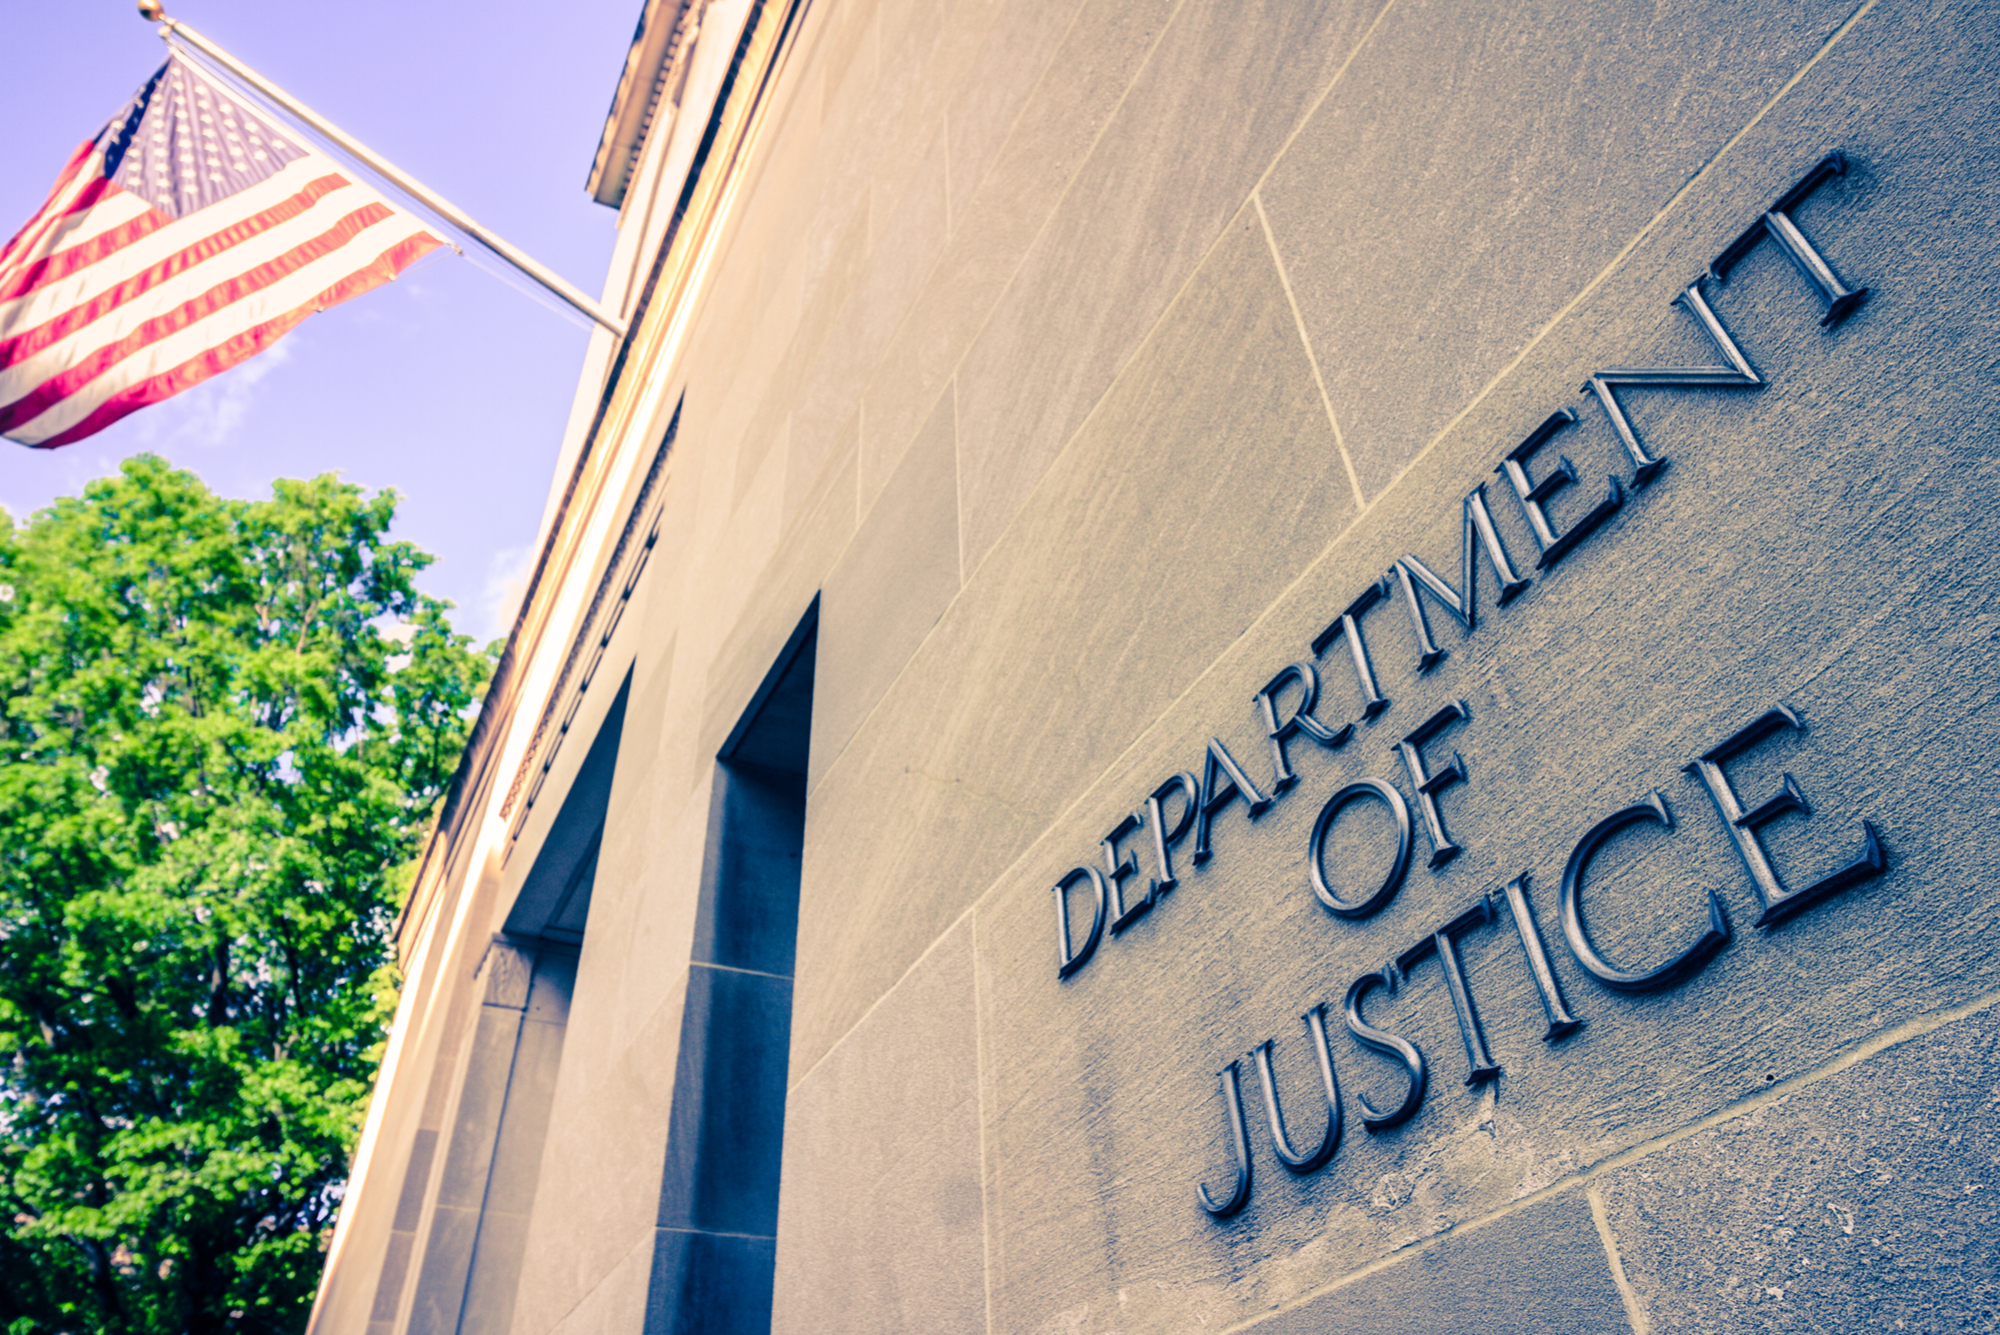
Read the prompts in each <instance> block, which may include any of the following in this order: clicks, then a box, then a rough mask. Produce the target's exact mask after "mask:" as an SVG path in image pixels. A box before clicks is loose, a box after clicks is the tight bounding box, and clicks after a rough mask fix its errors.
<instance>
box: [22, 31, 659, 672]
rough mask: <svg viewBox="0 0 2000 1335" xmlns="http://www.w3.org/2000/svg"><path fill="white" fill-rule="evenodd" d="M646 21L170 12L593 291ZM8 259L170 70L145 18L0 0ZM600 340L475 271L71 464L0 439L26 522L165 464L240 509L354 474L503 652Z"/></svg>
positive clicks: (395, 294) (438, 279) (457, 271)
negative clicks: (595, 197)
mask: <svg viewBox="0 0 2000 1335" xmlns="http://www.w3.org/2000/svg"><path fill="white" fill-rule="evenodd" d="M639 10H640V0H568V2H567V3H564V4H562V5H534V4H527V3H522V0H478V3H474V2H473V0H452V3H437V2H436V0H403V3H389V2H388V0H342V3H337V4H298V3H291V2H274V0H169V3H168V5H167V12H168V13H170V14H172V15H173V16H174V17H176V18H178V19H181V20H182V21H184V22H186V23H188V24H191V25H192V26H193V27H194V28H195V29H197V30H198V31H199V32H201V33H202V35H203V36H205V37H207V38H209V39H210V40H211V41H214V42H217V43H219V44H220V45H221V46H222V47H224V48H225V49H226V50H228V51H230V52H231V53H232V54H234V55H235V56H236V57H237V58H238V59H241V60H243V61H245V62H247V63H248V64H250V65H251V66H253V67H255V68H256V69H257V70H259V71H260V72H261V73H262V74H263V75H264V76H265V77H266V78H268V79H271V80H273V81H274V82H276V83H277V84H278V85H279V86H281V87H283V88H285V89H287V90H288V91H289V92H291V93H292V94H293V95H295V96H297V97H298V98H300V99H301V100H303V101H304V102H305V103H306V104H307V105H308V106H310V107H312V108H313V109H314V110H316V111H318V112H319V113H320V114H321V115H323V116H326V117H328V118H330V119H331V120H332V121H334V123H335V124H337V125H339V126H341V127H342V128H343V129H345V130H346V131H347V132H348V133H349V134H351V135H353V136H355V137H356V138H358V139H359V140H361V142H363V143H365V144H367V145H368V146H369V147H371V148H373V149H374V150H375V151H376V152H378V153H380V154H382V155H383V156H385V157H387V158H388V159H389V160H390V161H391V162H393V163H395V164H396V165H397V166H399V167H401V168H403V169H404V170H405V171H407V172H410V173H411V174H412V175H414V176H416V177H417V179H419V180H421V181H423V182H425V183H426V184H428V185H429V186H431V187H432V188H433V189H435V190H437V191H438V192H439V193H441V194H442V195H444V196H445V197H446V198H447V199H449V200H451V201H452V202H453V203H455V204H457V205H458V206H459V207H460V208H462V209H464V210H465V211H466V212H468V213H470V214H471V215H472V216H473V217H474V218H476V219H478V220H479V221H480V222H481V223H483V224H484V225H485V226H486V227H488V228H490V229H491V230H493V231H495V232H497V233H499V234H500V235H501V236H502V237H504V238H506V239H507V240H508V241H511V242H512V243H513V244H514V245H516V246H518V247H520V248H521V249H523V250H525V251H527V252H528V253H529V254H530V255H533V256H534V257H535V258H536V259H538V260H540V261H541V262H542V263H543V264H545V265H547V266H548V267H550V268H552V269H554V270H555V271H556V272H557V273H559V274H561V275H563V276H564V277H565V278H567V279H569V280H570V281H571V282H572V283H575V284H576V285H577V286H578V287H580V288H582V289H583V290H584V291H586V292H588V293H591V294H593V295H594V294H595V293H596V292H597V291H598V290H599V289H600V287H601V286H602V284H603V280H604V270H605V265H606V264H607V263H608V262H609V261H610V257H611V247H612V243H613V241H614V239H615V223H616V218H617V215H616V214H615V213H614V212H613V211H612V210H610V209H607V208H605V207H603V206H602V205H599V204H595V203H593V202H591V200H590V197H589V196H588V195H587V194H585V193H584V189H583V182H584V178H585V176H586V175H588V173H589V171H590V162H591V157H592V155H593V153H594V152H595V151H596V148H597V138H598V134H599V133H600V131H601V130H602V129H603V126H604V114H605V110H606V108H607V107H609V105H610V102H611V94H612V92H613V90H614V89H615V87H616V85H617V81H618V73H619V70H620V68H621V67H622V65H623V62H624V59H625V51H626V47H627V46H628V45H629V44H630V42H631V38H632V29H633V26H634V24H636V23H637V21H638V17H639ZM0 46H4V48H5V49H6V51H7V53H8V57H9V59H8V62H7V63H8V76H7V78H6V79H4V80H0V240H4V239H5V238H6V237H8V236H11V235H13V233H14V230H15V229H16V228H17V227H18V226H20V224H21V223H22V222H24V221H26V219H27V218H28V216H29V215H30V214H31V213H33V212H34V210H35V209H36V208H37V207H39V206H40V204H41V202H42V200H43V198H44V197H45V196H46V195H47V193H48V189H49V186H50V185H51V184H52V183H53V182H54V180H55V175H56V172H57V171H58V170H59V169H60V168H61V167H62V164H63V162H64V160H65V159H66V158H67V157H68V156H69V154H70V151H71V150H72V149H74V148H75V147H76V145H77V144H78V143H80V142H82V141H83V140H84V139H86V138H88V137H89V136H90V135H92V134H94V133H95V132H96V131H97V130H98V128H99V127H100V126H102V125H103V123H104V122H105V121H106V120H107V119H109V118H110V116H111V114H112V113H113V112H115V111H117V110H118V109H119V107H120V106H122V105H123V104H124V103H125V101H126V100H127V99H128V98H130V97H131V95H132V93H133V92H134V91H135V90H136V89H137V88H138V87H139V85H140V84H142V83H143V82H145V80H146V79H147V77H148V76H149V75H151V73H152V72H153V70H155V69H157V68H158V67H159V65H160V63H161V61H163V60H164V59H165V58H166V48H165V46H164V45H163V44H162V43H161V41H160V39H159V38H158V37H157V36H155V35H154V29H153V26H152V25H150V24H148V23H146V22H145V21H143V20H142V19H140V18H139V16H138V14H137V12H136V10H135V9H134V8H133V4H132V0H0ZM587 339H588V332H587V331H586V330H585V329H583V328H580V327H578V326H576V325H574V324H571V323H570V322H568V321H566V320H565V319H564V318H563V317H562V316H560V315H558V314H556V313H554V312H552V311H550V310H547V309H545V308H544V307H542V306H540V305H538V304H537V303H536V302H535V301H534V300H532V299H531V298H529V297H527V296H524V295H522V294H521V293H519V292H517V291H515V290H514V289H513V288H511V287H509V286H507V285H506V284H505V283H504V282H502V281H500V280H499V279H497V278H495V277H493V276H492V275H491V274H488V273H485V272H482V271H481V270H479V269H478V268H475V267H474V265H473V264H472V263H471V262H470V261H468V260H464V259H459V258H456V257H450V258H441V259H436V260H433V261H431V262H429V263H428V264H426V265H424V266H423V267H421V268H420V269H419V270H417V271H415V272H413V273H410V274H406V275H405V276H404V277H403V278H402V279H401V280H400V281H398V282H396V283H394V284H391V285H390V286H388V287H385V288H382V289H380V290H378V291H375V292H371V293H368V294H367V295H365V296H363V297H360V298H357V299H356V300H354V301H351V302H349V303H347V304H346V305H343V306H338V307H335V308H334V309H333V310H330V311H325V312H322V313H321V314H319V315H315V316H313V317H312V318H311V319H309V320H307V321H306V322H305V323H304V324H302V325H300V326H299V328H298V329H296V330H295V331H293V332H292V333H291V334H289V335H287V336H286V337H285V339H284V340H283V341H282V342H280V343H279V344H278V345H277V346H276V347H275V348H273V349H272V350H271V351H269V352H266V353H264V354H263V355H261V356H259V357H255V358H252V359H251V360H250V361H248V362H246V363H244V364H243V365H242V366H239V367H237V368H236V369H235V370H233V371H229V372H226V373H225V374H223V375H221V376H218V377H216V378H215V379H214V380H211V381H209V382H208V383H207V384H204V385H202V386H200V387H198V388H196V389H194V390H191V391H189V392H188V393H186V394H183V395H181V396H179V397H178V398H175V399H171V400H169V401H167V402H166V403H163V404H159V405H156V406H154V407H151V408H147V409H143V410H141V411H140V412H138V413H135V414H133V415H132V416H130V417H128V418H126V419H125V420H123V421H121V422H119V423H118V424H116V425H115V426H113V427H111V428H110V429H109V430H106V431H103V432H101V433H99V434H98V435H96V436H92V437H90V438H89V439H87V440H84V441H81V442H79V443H77V444H75V445H70V446H66V447H64V448H62V449H58V450H47V451H44V450H29V449H25V448H23V447H21V446H18V445H15V444H13V443H12V442H10V441H0V505H4V506H5V507H6V508H7V509H8V510H9V511H10V512H11V513H13V514H14V515H15V516H16V518H17V519H19V518H25V517H26V516H27V515H28V514H29V513H30V512H32V511H34V510H36V509H38V508H40V507H41V506H44V505H46V504H48V503H49V501H50V500H51V499H53V498H54V497H56V496H61V495H70V494H74V493H75V492H77V491H78V490H80V489H81V488H82V486H83V484H84V483H85V482H87V481H89V480H90V479H91V478H94V477H101V476H103V475H105V474H106V473H109V472H112V471H114V470H115V469H116V468H117V466H118V461H119V460H121V459H124V458H126V457H127V456H129V455H132V454H136V453H139V452H141V451H147V450H150V451H152V452H153V453H156V454H160V455H163V456H165V457H166V458H168V459H170V460H172V461H173V462H174V463H176V464H178V465H181V466H182V467H185V468H189V469H192V470H193V471H194V472H195V473H197V474H199V475H200V476H201V477H202V478H203V479H204V480H205V481H206V482H207V483H208V484H209V485H210V486H212V487H214V488H215V489H216V490H217V491H220V492H222V493H224V494H225V495H231V496H260V495H267V494H268V493H269V488H270V483H271V479H273V478H276V477H308V476H311V475H313V474H317V473H323V472H328V471H338V472H339V473H341V474H342V475H343V476H344V477H345V478H346V479H347V480H348V481H350V482H356V483H359V484H361V485H362V486H364V487H367V488H369V489H370V490H374V489H376V488H381V487H394V488H395V489H396V490H397V491H399V492H401V493H402V494H403V497H404V499H403V502H402V505H401V507H400V511H399V519H398V522H397V526H396V533H397V536H398V537H401V538H404V539H407V540H409V541H411V542H414V543H416V544H417V545H418V546H420V547H422V548H424V549H425V550H427V551H429V552H432V553H434V554H435V555H436V556H437V557H438V558H439V560H438V563H437V564H436V565H434V566H432V567H431V569H430V571H429V572H428V573H427V577H426V578H425V579H424V580H423V584H424V587H425V588H426V589H427V590H428V591H429V592H432V593H435V594H438V595H440V596H443V597H446V598H449V599H451V600H452V601H453V602H455V603H457V604H458V607H459V611H458V614H457V617H456V621H457V624H458V626H459V628H460V629H461V630H465V631H467V632H469V633H471V634H473V635H476V636H478V637H480V638H481V639H482V640H484V639H487V638H491V637H493V636H497V635H500V634H503V633H505V631H506V628H507V626H508V625H509V624H511V622H512V618H513V612H514V605H515V603H516V601H517V600H518V597H519V587H520V586H519V579H520V576H521V574H522V572H523V569H524V566H525V563H526V562H527V561H528V560H529V559H530V552H529V547H530V545H531V544H532V543H533V542H534V539H535V527H536V524H537V523H538V522H539V521H540V519H541V512H542V504H543V501H544V500H545V499H546V497H547V494H548V488H549V479H550V476H551V473H552V470H553V469H554V467H555V457H556V451H557V449H558V447H559V446H560V444H561V437H562V430H563V425H564V422H565V420H566V419H567V417H568V414H569V405H570V399H571V396H572V394H573V393H574V391H575V389H576V379H577V373H578V371H579V369H580V368H581V366H582V360H583V350H584V345H585V343H586V341H587Z"/></svg>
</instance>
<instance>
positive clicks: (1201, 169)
mask: <svg viewBox="0 0 2000 1335" xmlns="http://www.w3.org/2000/svg"><path fill="white" fill-rule="evenodd" d="M1375 8H1376V7H1375V6H1374V5H1373V4H1370V3H1365V2H1357V3H1343V4H1329V5H1310V6H1298V5H1292V4H1286V3H1282V0H1279V2H1277V3H1272V4H1251V5H1247V6H1246V5H1242V4H1231V5H1213V6H1210V5H1188V6H1183V7H1182V8H1180V9H1179V10H1177V11H1176V13H1175V15H1174V17H1173V19H1172V20H1171V21H1170V23H1169V24H1168V26H1167V29H1166V31H1165V33H1164V34H1163V35H1162V37H1161V38H1160V40H1159V43H1158V45H1157V46H1155V48H1154V49H1153V51H1152V53H1151V54H1150V56H1149V57H1148V59H1147V61H1146V65H1145V67H1144V69H1143V70H1141V71H1140V73H1139V74H1138V76H1137V77H1136V78H1135V79H1134V80H1133V82H1132V85H1131V88H1130V89H1129V90H1128V91H1127V93H1126V96H1125V99H1124V101H1123V102H1122V103H1121V104H1120V106H1119V108H1118V110H1117V112H1116V113H1115V114H1114V116H1113V117H1112V119H1111V121H1110V122H1109V123H1108V124H1107V125H1106V127H1105V130H1104V134H1103V136H1102V137H1101V138H1100V139H1099V140H1098V142H1097V143H1096V144H1095V145H1094V146H1093V147H1092V148H1091V151H1090V157H1089V159H1088V160H1087V161H1086V162H1085V164H1084V166H1083V168H1082V170H1081V171H1079V172H1078V174H1077V177H1076V179H1075V180H1074V181H1073V182H1072V183H1071V185H1070V187H1069V189H1068V191H1067V193H1066V194H1065V195H1064V198H1063V201H1062V203H1061V205H1060V206H1058V208H1057V209H1056V210H1055V212H1054V213H1053V214H1052V215H1051V216H1050V219H1049V222H1048V224H1047V226H1046V227H1044V228H1043V230H1042V232H1041V234H1040V235H1039V236H1037V237H1036V239H1035V243H1034V245H1033V246H1032V247H1031V248H1030V250H1029V251H1028V254H1027V256H1026V257H1025V258H1024V260H1023V261H1022V264H1021V268H1020V270H1019V271H1018V272H1017V273H1016V274H1015V275H1014V277H1013V279H1012V280H1011V282H1010V283H1009V284H1008V288H1007V293H1006V295H1005V296H1004V297H1002V298H1001V299H1000V301H999V302H998V303H996V304H995V306H994V308H993V313H992V315H991V316H990V317H989V318H988V320H987V322H986V326H985V328H984V329H983V330H982V331H981V332H980V335H979V338H978V340H977V341H976V342H975V343H974V344H973V345H972V347H971V348H970V349H969V350H968V351H967V353H966V355H965V360H964V362H963V363H962V364H961V369H960V375H959V386H960V389H959V444H960V461H961V467H962V469H963V473H964V483H965V486H964V494H965V496H966V498H967V506H966V512H965V515H964V517H963V524H964V528H965V537H964V546H965V554H966V565H967V568H968V569H970V568H972V567H974V566H976V565H977V564H978V563H979V561H980V560H981V559H982V558H983V557H984V556H985V554H986V553H987V551H988V550H989V549H990V548H991V547H992V545H993V543H994V542H995V541H996V540H997V539H998V537H999V535H1000V532H1001V530H1002V529H1004V528H1005V527H1006V525H1007V523H1008V521H1009V520H1010V519H1011V518H1012V517H1013V515H1014V513H1015V511H1016V510H1017V509H1018V508H1019V507H1020V506H1021V504H1022V503H1023V502H1025V501H1026V500H1027V499H1028V494H1029V492H1030V491H1032V490H1033V489H1034V487H1035V484H1036V482H1037V480H1038V479H1039V478H1040V477H1041V476H1042V474H1043V472H1044V471H1045V470H1046V469H1047V468H1048V466H1049V464H1050V462H1051V461H1052V460H1053V459H1054V458H1055V457H1056V455H1057V453H1058V452H1060V451H1061V450H1062V449H1063V447H1064V446H1065V445H1066V444H1067V443H1068V442H1069V439H1070V437H1071V436H1072V435H1073V434H1074V433H1075V431H1076V429H1077V427H1078V426H1080V425H1081V424H1082V423H1083V420H1084V418H1085V417H1086V416H1088V415H1089V414H1090V413H1091V411H1092V410H1093V408H1095V406H1096V405H1097V403H1098V400H1099V399H1100V398H1102V397H1103V395H1104V393H1105V390H1106V389H1107V388H1108V387H1109V386H1110V384H1111V382H1112V379H1113V378H1114V377H1115V376H1116V375H1117V373H1118V371H1119V368H1120V367H1122V366H1123V365H1124V364H1125V362H1126V361H1127V360H1128V359H1129V358H1130V357H1131V356H1132V354H1133V352H1134V351H1135V350H1136V349H1137V348H1138V346H1139V344H1140V343H1141V342H1142V341H1143V340H1144V339H1145V338H1147V336H1148V331H1150V330H1151V329H1152V328H1153V326H1154V325H1155V324H1156V323H1157V322H1158V321H1159V319H1160V316H1161V314H1162V312H1164V311H1165V310H1166V308H1167V306H1168V304H1169V303H1171V302H1172V301H1173V300H1174V297H1175V294H1177V293H1178V292H1180V291H1181V289H1182V287H1183V286H1184V285H1185V284H1186V283H1187V282H1188V281H1189V278H1190V276H1191V275H1192V274H1193V273H1194V271H1195V269H1196V267H1197V266H1198V265H1199V264H1200V263H1201V261H1202V257H1203V256H1204V255H1206V254H1207V253H1208V252H1209V250H1210V249H1211V247H1214V246H1215V245H1216V244H1217V242H1218V241H1219V240H1220V239H1221V238H1222V237H1223V236H1224V235H1225V233H1226V231H1227V229H1228V227H1229V226H1230V220H1231V219H1232V218H1234V217H1235V216H1237V213H1238V210H1239V209H1241V208H1242V206H1243V204H1244V201H1245V200H1246V199H1247V198H1248V197H1249V194H1250V191H1251V188H1252V187H1253V186H1255V185H1256V183H1257V180H1258V177H1259V176H1261V175H1262V174H1263V171H1264V168H1265V166H1266V164H1268V163H1269V162H1270V161H1271V159H1272V158H1273V157H1274V156H1276V154H1277V152H1278V149H1279V147H1280V146H1281V145H1283V143H1284V142H1285V139H1286V137H1287V136H1288V135H1289V134H1290V133H1291V131H1292V129H1293V128H1294V127H1295V126H1296V125H1297V124H1298V122H1299V120H1300V119H1301V118H1302V117H1303V116H1304V114H1305V113H1306V112H1307V111H1308V110H1309V109H1310V108H1311V107H1312V105H1313V103H1314V101H1315V100H1316V99H1317V98H1318V96H1319V94H1320V92H1321V91H1322V90H1323V89H1324V88H1325V86H1326V84H1327V82H1328V81H1329V80H1330V79H1331V77H1332V76H1333V73H1334V71H1335V70H1337V69H1338V68H1339V67H1340V65H1341V63H1342V62H1343V61H1344V60H1345V59H1346V57H1347V56H1348V54H1349V53H1350V52H1351V51H1352V50H1353V48H1354V45H1355V43H1356V42H1358V41H1359V40H1360V39H1361V37H1362V34H1363V33H1364V32H1366V30H1367V27H1368V23H1369V20H1370V19H1371V18H1373V16H1374V11H1375ZM1219 104H1220V105H1228V106H1230V107H1232V108H1233V110H1232V111H1231V113H1230V114H1228V115H1217V114H1216V108H1217V106H1218V105H1219Z"/></svg>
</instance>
